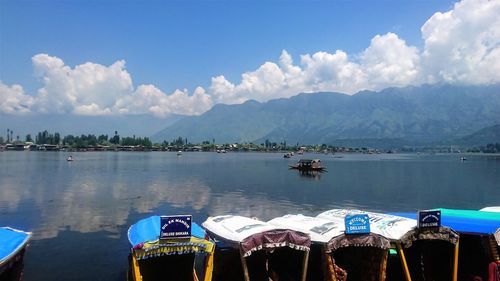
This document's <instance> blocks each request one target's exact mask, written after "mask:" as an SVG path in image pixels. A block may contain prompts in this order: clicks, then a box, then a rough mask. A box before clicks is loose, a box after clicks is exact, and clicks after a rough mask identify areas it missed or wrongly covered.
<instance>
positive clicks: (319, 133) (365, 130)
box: [152, 84, 500, 146]
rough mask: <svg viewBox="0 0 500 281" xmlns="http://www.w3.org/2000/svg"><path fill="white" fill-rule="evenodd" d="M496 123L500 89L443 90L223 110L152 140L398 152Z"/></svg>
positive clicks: (306, 98)
mask: <svg viewBox="0 0 500 281" xmlns="http://www.w3.org/2000/svg"><path fill="white" fill-rule="evenodd" d="M495 124H500V84H499V85H490V86H452V85H446V84H445V85H423V86H419V87H413V86H412V87H405V88H388V89H385V90H382V91H380V92H373V91H362V92H359V93H357V94H355V95H352V96H349V95H345V94H340V93H313V94H299V95H297V96H294V97H291V98H289V99H277V100H271V101H268V102H266V103H259V102H256V101H248V102H245V103H243V104H239V105H222V104H219V105H216V106H214V107H213V108H212V109H211V110H209V111H208V112H206V113H204V114H202V115H200V116H194V117H186V118H183V119H181V120H179V121H177V122H175V123H174V124H172V125H170V126H168V127H166V128H165V129H163V130H161V131H160V132H158V133H157V134H155V135H153V137H152V138H153V140H157V141H160V140H165V139H166V140H172V139H174V138H176V137H179V136H181V137H183V138H188V141H190V142H202V141H205V140H210V141H211V140H212V139H215V141H216V142H217V143H233V142H255V143H262V142H264V141H265V140H266V139H269V140H270V141H273V142H283V141H286V142H287V143H288V144H296V143H300V144H321V143H326V144H337V145H340V144H344V145H349V144H357V145H359V144H364V143H369V144H371V145H373V146H383V145H388V144H391V145H395V146H397V145H400V144H419V143H420V144H421V143H431V142H437V141H443V140H449V139H457V138H461V137H465V136H466V135H469V134H471V133H473V132H475V131H477V130H480V129H481V128H485V127H487V126H492V125H495Z"/></svg>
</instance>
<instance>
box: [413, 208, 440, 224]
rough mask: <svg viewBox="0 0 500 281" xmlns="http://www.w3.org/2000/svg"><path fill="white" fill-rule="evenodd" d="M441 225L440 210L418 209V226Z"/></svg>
mask: <svg viewBox="0 0 500 281" xmlns="http://www.w3.org/2000/svg"><path fill="white" fill-rule="evenodd" d="M440 226H441V211H439V210H438V211H419V212H418V227H419V228H427V227H440Z"/></svg>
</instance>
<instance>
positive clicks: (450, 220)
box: [395, 208, 500, 281]
mask: <svg viewBox="0 0 500 281" xmlns="http://www.w3.org/2000/svg"><path fill="white" fill-rule="evenodd" d="M435 210H439V211H440V212H441V224H442V225H443V226H447V227H449V228H451V229H453V230H454V231H456V232H458V233H459V234H460V239H459V249H458V253H459V256H458V280H495V281H497V280H500V275H499V271H500V256H499V251H500V213H497V212H486V211H476V210H454V209H443V208H440V209H435ZM395 215H399V216H403V217H407V218H416V214H413V213H396V214H395Z"/></svg>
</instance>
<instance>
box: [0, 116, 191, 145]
mask: <svg viewBox="0 0 500 281" xmlns="http://www.w3.org/2000/svg"><path fill="white" fill-rule="evenodd" d="M181 118H182V116H176V115H173V116H170V117H168V118H166V119H158V118H156V117H154V116H151V115H128V116H81V115H69V114H68V115H58V114H36V115H5V114H0V136H2V137H3V138H4V139H5V138H6V134H7V129H11V130H13V131H14V138H15V137H16V136H17V135H19V137H20V139H21V140H24V139H25V137H26V135H27V134H31V136H34V135H35V134H36V133H38V132H41V131H43V130H47V131H49V132H52V133H54V132H58V133H60V134H62V135H68V134H73V135H81V134H95V135H99V134H108V135H113V134H114V132H115V131H118V134H120V135H121V136H132V135H136V136H148V137H149V136H151V135H152V134H154V133H156V132H158V131H159V130H161V129H162V128H165V127H166V126H169V125H170V124H172V123H173V122H176V121H178V120H180V119H181Z"/></svg>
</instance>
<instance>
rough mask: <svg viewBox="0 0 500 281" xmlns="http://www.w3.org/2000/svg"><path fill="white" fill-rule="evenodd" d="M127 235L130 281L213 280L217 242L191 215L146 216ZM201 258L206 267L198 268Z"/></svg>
mask: <svg viewBox="0 0 500 281" xmlns="http://www.w3.org/2000/svg"><path fill="white" fill-rule="evenodd" d="M128 239H129V242H130V244H131V246H132V248H131V253H130V256H129V263H130V266H129V271H128V276H127V279H128V280H129V281H149V280H176V281H188V280H189V281H198V280H204V281H210V280H212V269H213V253H214V247H215V245H214V243H213V242H212V241H209V240H207V239H206V235H205V231H204V230H203V229H202V228H201V227H199V226H198V225H197V224H196V223H195V222H192V218H191V216H161V217H160V216H151V217H148V218H145V219H143V220H140V221H138V222H137V223H135V224H134V225H132V226H131V227H130V228H129V230H128ZM200 260H201V261H202V263H203V270H202V272H196V269H195V262H196V261H200ZM203 261H204V262H203Z"/></svg>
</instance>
